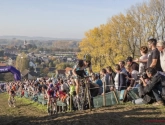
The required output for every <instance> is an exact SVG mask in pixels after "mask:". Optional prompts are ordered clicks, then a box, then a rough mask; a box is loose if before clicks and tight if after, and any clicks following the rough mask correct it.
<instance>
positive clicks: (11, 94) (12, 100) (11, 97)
mask: <svg viewBox="0 0 165 125" xmlns="http://www.w3.org/2000/svg"><path fill="white" fill-rule="evenodd" d="M15 91H16V89H15V86H14V85H13V86H12V88H11V89H10V91H9V98H8V104H9V107H11V105H13V106H14V107H15V98H14V97H15Z"/></svg>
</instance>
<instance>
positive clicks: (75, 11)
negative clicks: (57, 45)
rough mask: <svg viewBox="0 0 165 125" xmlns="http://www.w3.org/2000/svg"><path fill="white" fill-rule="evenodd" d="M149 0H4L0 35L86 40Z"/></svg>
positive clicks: (1, 0)
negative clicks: (110, 21) (86, 35)
mask: <svg viewBox="0 0 165 125" xmlns="http://www.w3.org/2000/svg"><path fill="white" fill-rule="evenodd" d="M144 1H146V0H0V36H11V35H12V36H30V37H53V38H76V39H82V38H83V37H84V33H85V32H87V31H89V30H90V29H93V28H94V27H98V26H100V25H101V24H105V23H106V22H107V21H108V19H109V18H111V17H112V16H114V15H117V14H119V13H125V12H126V10H127V9H129V8H130V7H131V6H132V5H136V4H138V3H142V2H144Z"/></svg>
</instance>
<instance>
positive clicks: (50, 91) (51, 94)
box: [47, 80, 55, 113]
mask: <svg viewBox="0 0 165 125" xmlns="http://www.w3.org/2000/svg"><path fill="white" fill-rule="evenodd" d="M47 97H48V102H47V110H48V113H50V110H49V106H50V101H51V98H54V99H55V87H54V85H53V83H52V80H49V85H48V89H47Z"/></svg>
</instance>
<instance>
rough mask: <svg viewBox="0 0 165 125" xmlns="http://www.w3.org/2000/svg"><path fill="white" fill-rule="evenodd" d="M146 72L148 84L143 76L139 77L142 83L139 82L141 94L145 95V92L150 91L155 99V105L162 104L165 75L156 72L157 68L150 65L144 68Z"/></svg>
mask: <svg viewBox="0 0 165 125" xmlns="http://www.w3.org/2000/svg"><path fill="white" fill-rule="evenodd" d="M146 74H147V76H148V78H149V79H150V82H149V84H147V83H146V82H145V81H144V79H143V78H140V80H141V81H142V83H140V84H142V85H141V86H140V90H141V92H142V95H143V96H145V95H146V94H148V93H151V92H152V93H153V95H154V97H155V99H156V101H157V102H156V103H155V105H164V103H163V95H165V93H164V92H165V91H164V89H165V86H164V82H165V76H163V75H162V74H160V73H159V72H157V70H156V69H155V68H152V67H149V68H147V69H146Z"/></svg>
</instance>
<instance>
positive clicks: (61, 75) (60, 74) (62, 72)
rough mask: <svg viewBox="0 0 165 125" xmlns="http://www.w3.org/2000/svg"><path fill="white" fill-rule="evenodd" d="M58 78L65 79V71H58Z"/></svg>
mask: <svg viewBox="0 0 165 125" xmlns="http://www.w3.org/2000/svg"><path fill="white" fill-rule="evenodd" d="M56 77H65V70H56Z"/></svg>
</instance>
